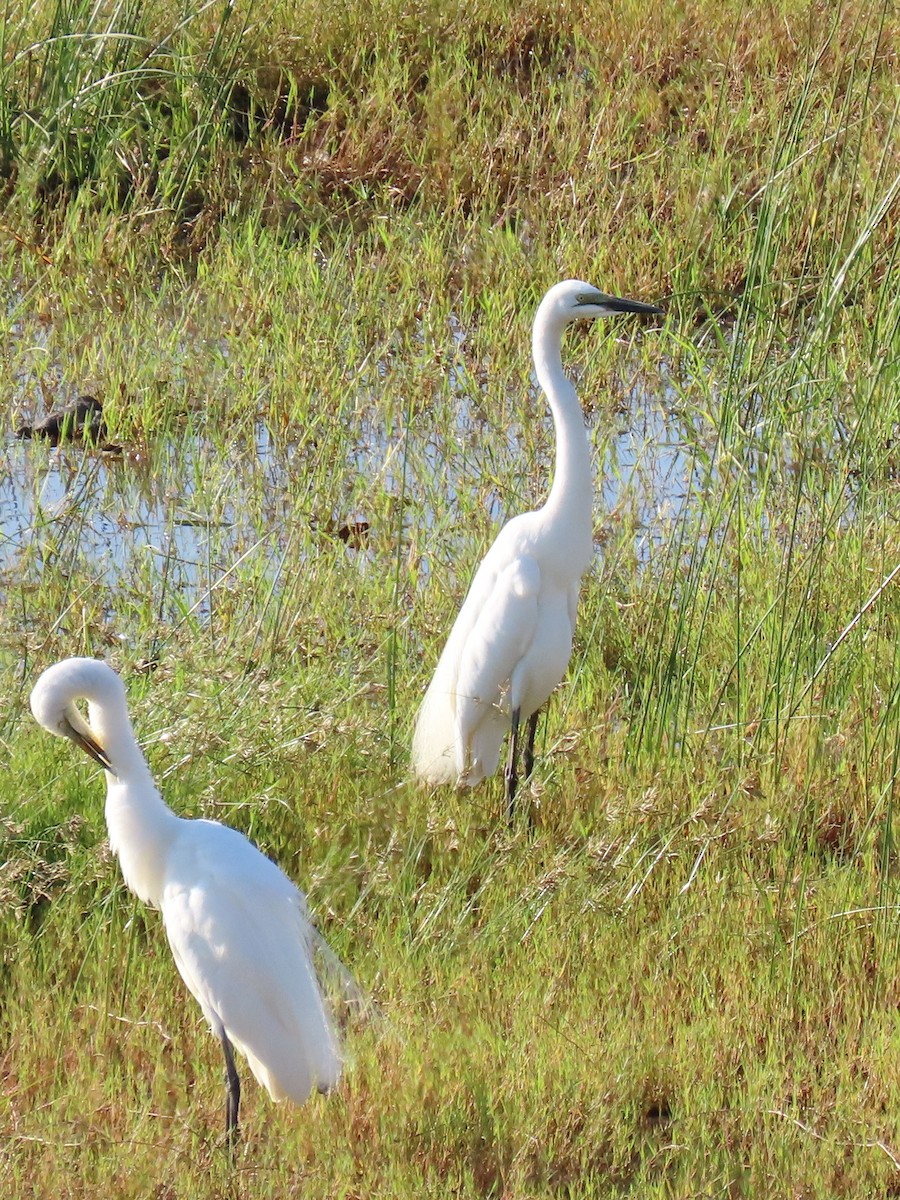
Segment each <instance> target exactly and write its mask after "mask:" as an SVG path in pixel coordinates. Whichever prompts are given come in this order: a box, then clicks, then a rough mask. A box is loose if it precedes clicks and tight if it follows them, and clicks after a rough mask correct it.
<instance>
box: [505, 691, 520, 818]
mask: <svg viewBox="0 0 900 1200" xmlns="http://www.w3.org/2000/svg"><path fill="white" fill-rule="evenodd" d="M521 715H522V710H521V709H519V708H514V709H513V715H512V728H511V729H510V733H509V757H508V758H507V760H506V770H505V772H504V778H505V780H506V817H507V820H508V821H509V827H510V829H512V825H513V821H514V820H515V816H516V785H517V784H518V782H519V776H518V775H517V773H516V758H517V756H518V753H519V718H520V717H521Z"/></svg>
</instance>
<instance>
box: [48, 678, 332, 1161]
mask: <svg viewBox="0 0 900 1200" xmlns="http://www.w3.org/2000/svg"><path fill="white" fill-rule="evenodd" d="M78 700H86V701H87V706H88V720H87V721H85V719H84V717H83V716H82V715H81V713H80V712H79V710H78V708H77V707H76V701H78ZM31 711H32V712H33V713H34V716H35V719H36V720H37V721H38V723H39V724H40V725H43V727H44V728H45V729H47V730H49V731H50V733H55V734H58V735H59V736H60V737H67V738H71V740H72V741H73V742H75V744H76V745H77V746H80V747H81V749H82V750H84V751H86V752H87V753H88V754H89V755H90V756H91V758H93V759H94V760H95V761H96V762H98V763H99V764H100V766H101V767H103V768H104V769H105V771H106V825H107V829H108V831H109V842H110V846H111V847H112V850H113V852H114V853H115V854H116V855H117V856H118V859H119V865H120V867H121V869H122V875H123V876H124V879H125V882H126V884H127V885H128V887H129V888H130V889H131V890H132V891H133V892H134V893H135V894H136V895H137V896H138V897H139V898H140V899H141V900H143V901H144V902H145V903H147V904H152V905H153V906H154V907H156V908H159V909H160V910H161V912H162V919H163V924H164V925H165V929H166V934H167V935H168V938H169V945H170V946H171V947H172V953H173V955H174V956H175V965H176V966H177V967H178V970H179V972H180V974H181V977H182V979H183V980H184V982H185V983H186V984H187V986H188V990H189V991H190V992H191V993H192V994H193V996H194V997H195V998H196V999H197V1001H198V1002H199V1004H200V1007H201V1008H202V1009H203V1015H204V1016H205V1017H206V1019H207V1021H208V1022H209V1024H210V1027H211V1029H212V1031H213V1032H214V1033H215V1034H216V1035H217V1036H218V1037H219V1039H220V1040H221V1042H222V1048H223V1050H224V1052H225V1074H226V1080H227V1096H226V1131H227V1134H228V1136H229V1140H231V1139H232V1138H233V1136H234V1134H235V1132H236V1130H237V1125H238V1109H239V1106H240V1099H241V1085H240V1080H239V1078H238V1073H237V1069H236V1067H235V1063H234V1055H233V1053H232V1047H233V1046H236V1047H237V1049H238V1050H240V1052H241V1053H242V1054H243V1055H244V1056H245V1057H246V1059H247V1062H248V1063H249V1064H250V1069H251V1071H252V1072H253V1074H254V1075H255V1076H256V1078H257V1079H258V1080H259V1082H260V1083H261V1084H262V1085H263V1087H265V1088H266V1089H267V1090H268V1092H269V1094H270V1096H271V1097H272V1099H273V1100H281V1099H284V1098H285V1097H286V1098H289V1099H290V1100H293V1101H294V1102H295V1103H296V1104H302V1103H303V1102H304V1101H305V1100H306V1098H307V1097H308V1096H309V1094H310V1092H311V1091H312V1089H313V1088H314V1087H315V1088H318V1090H319V1091H327V1090H328V1089H329V1088H331V1087H332V1086H333V1085H334V1084H335V1083H336V1082H337V1079H338V1077H339V1075H340V1070H341V1058H340V1053H339V1048H338V1042H337V1038H336V1036H335V1032H334V1030H333V1028H332V1025H331V1022H330V1021H329V1019H328V1016H327V1015H326V1011H325V1006H324V1003H323V1000H322V996H321V993H320V991H319V985H318V981H317V978H316V972H315V968H314V965H313V959H312V947H313V943H314V941H315V940H316V938H317V937H318V935H317V934H316V932H315V930H314V929H313V927H312V925H311V924H310V921H309V917H308V915H307V910H306V901H305V898H304V896H303V893H302V892H300V891H299V889H298V888H296V887H295V886H294V884H293V883H292V882H291V881H290V879H288V877H287V876H286V875H284V874H283V873H282V871H280V870H279V868H278V867H277V866H276V865H275V864H274V863H273V862H271V861H270V860H269V859H268V858H266V857H265V855H264V854H261V853H260V852H259V850H257V849H256V847H255V846H253V845H252V844H251V843H250V842H249V841H248V840H247V839H246V838H245V837H244V836H243V834H241V833H238V831H237V830H235V829H230V828H229V827H228V826H227V825H220V824H219V822H218V821H202V820H189V819H185V818H184V817H179V816H176V814H175V813H174V812H173V811H172V810H171V809H170V808H169V807H168V805H167V804H166V803H165V801H164V800H163V798H162V796H161V795H160V794H159V792H158V791H157V789H156V787H155V785H154V783H153V778H152V776H151V775H150V770H149V768H148V766H147V762H146V759H145V758H144V756H143V754H142V753H141V750H140V747H139V746H138V744H137V742H136V741H135V737H134V733H133V731H132V727H131V721H130V719H129V716H128V707H127V704H126V699H125V688H124V685H123V684H122V681H121V679H120V678H119V676H118V675H117V674H116V672H115V671H114V670H113V669H112V668H111V667H109V666H107V665H106V663H103V662H100V661H98V660H97V659H93V658H69V659H66V660H65V661H63V662H60V663H57V664H56V665H55V666H52V667H49V668H48V669H47V670H46V671H45V672H44V673H43V675H41V677H40V679H39V680H38V681H37V683H36V684H35V687H34V690H33V691H32V693H31Z"/></svg>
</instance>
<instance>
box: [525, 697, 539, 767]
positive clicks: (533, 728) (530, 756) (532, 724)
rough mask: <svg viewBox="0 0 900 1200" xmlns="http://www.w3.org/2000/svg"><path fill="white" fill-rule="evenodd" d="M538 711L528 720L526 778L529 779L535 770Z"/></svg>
mask: <svg viewBox="0 0 900 1200" xmlns="http://www.w3.org/2000/svg"><path fill="white" fill-rule="evenodd" d="M537 723H538V710H537V709H535V711H534V712H533V713H532V714H531V716H530V717H529V718H528V737H527V738H526V739H525V778H526V779H528V778H529V777H530V775H531V772H532V769H533V768H534V739H535V737H536V735H537Z"/></svg>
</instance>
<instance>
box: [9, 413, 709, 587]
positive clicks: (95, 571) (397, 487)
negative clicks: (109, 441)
mask: <svg viewBox="0 0 900 1200" xmlns="http://www.w3.org/2000/svg"><path fill="white" fill-rule="evenodd" d="M632 399H633V410H632V411H631V412H630V413H628V414H623V415H621V416H616V417H615V418H614V425H613V426H612V427H611V428H610V427H606V428H604V425H606V426H608V416H607V417H606V418H604V417H603V416H602V415H601V416H598V417H595V418H594V419H593V422H592V428H591V429H590V432H591V436H592V438H593V441H594V445H595V451H596V458H597V468H596V476H597V481H598V482H597V498H596V504H595V518H596V521H597V522H598V524H600V525H602V523H603V521H604V520H605V519H606V517H607V516H608V515H609V514H614V513H615V511H616V510H617V509H618V508H619V507H620V506H622V505H627V506H628V508H629V511H630V513H631V515H632V520H634V521H635V522H636V524H637V526H638V527H639V528H641V529H642V530H643V531H644V533H645V534H647V535H649V534H650V533H651V530H652V529H653V528H654V527H655V526H656V525H658V524H659V523H660V522H663V523H665V521H666V520H667V519H671V518H672V516H673V515H674V514H677V513H678V512H679V511H680V509H681V507H682V506H683V504H684V503H685V501H686V499H687V498H688V496H689V495H690V492H691V488H692V487H693V486H695V483H696V481H695V480H694V478H693V475H694V466H693V461H692V456H691V453H690V451H689V448H688V443H687V441H686V439H685V436H684V430H683V429H680V428H679V426H678V424H677V422H675V421H674V420H673V419H672V418H670V417H668V416H667V415H666V414H665V412H664V411H663V410H662V408H661V407H660V405H659V404H658V402H656V401H654V399H653V398H652V397H650V396H648V395H646V394H642V393H639V392H637V391H635V393H634V395H633V397H632ZM369 412H370V413H373V412H374V410H373V409H369ZM547 420H548V424H549V417H548V418H547ZM480 426H481V423H480V422H479V420H478V418H477V417H476V415H475V414H474V413H473V411H472V407H471V406H470V405H469V404H468V403H467V402H466V401H465V398H461V400H460V404H459V407H458V417H457V428H456V429H455V430H454V431H453V433H452V437H451V438H450V439H447V438H438V437H437V436H435V437H434V438H429V439H426V440H424V441H421V442H419V443H418V444H416V443H415V441H414V435H412V434H411V435H410V439H409V442H408V443H407V444H406V445H405V446H404V445H403V437H402V434H397V433H395V434H394V436H393V437H388V435H387V432H386V430H385V429H384V427H383V426H381V427H380V426H379V424H378V423H377V419H376V418H375V417H374V416H369V417H368V418H366V419H364V420H363V421H362V422H361V424H360V428H359V430H358V431H357V436H356V437H355V438H354V439H353V443H352V444H351V445H349V446H348V448H347V462H346V469H347V471H348V473H349V474H350V475H351V476H353V475H357V476H359V477H361V478H364V479H365V478H368V479H376V478H377V479H378V481H379V484H380V486H381V487H382V488H383V489H384V491H385V492H387V493H389V494H393V495H395V496H398V495H399V494H400V491H401V487H403V490H404V492H405V495H406V498H407V501H408V503H409V505H410V514H411V516H410V519H415V520H417V521H420V522H422V521H424V522H425V523H426V524H430V523H431V522H432V521H433V519H434V515H435V514H434V512H433V511H429V510H428V508H427V507H423V506H421V505H417V503H416V494H417V488H416V480H417V479H419V478H423V477H425V476H429V475H430V476H435V475H438V477H440V475H441V474H442V475H443V478H442V480H441V482H440V486H439V488H438V495H439V497H440V500H439V503H440V504H442V505H444V506H446V507H445V511H446V510H447V509H449V510H452V508H453V505H454V503H455V501H456V497H457V494H458V492H459V490H460V489H461V488H465V487H468V486H470V485H471V484H470V481H471V479H472V476H473V473H477V471H478V462H477V447H478V446H479V444H480V439H481V438H482V436H483V431H482V429H481V427H480ZM547 432H548V437H550V436H551V435H552V429H550V428H548V431H547ZM515 441H516V439H515V436H514V434H511V435H510V445H511V447H512V448H513V449H515ZM460 443H462V444H464V445H465V444H470V445H474V446H475V447H476V452H475V460H474V461H473V459H472V457H471V456H469V457H467V459H466V462H465V464H464V465H463V466H462V467H461V468H460V470H461V473H457V472H455V471H454V463H456V462H457V460H458V457H459V456H458V455H456V454H455V448H456V447H457V446H458V445H459V444H460ZM494 465H496V464H494ZM404 468H405V470H406V473H407V479H406V481H405V487H404V481H403V478H402V477H403V472H404ZM298 469H302V463H299V464H298V450H297V447H296V446H295V445H292V444H291V443H289V442H284V441H282V440H278V439H276V438H273V437H272V436H271V434H270V432H269V430H268V429H267V428H266V426H265V425H264V424H263V423H261V422H260V423H257V425H256V427H255V429H254V432H253V436H252V438H247V439H242V440H241V441H236V442H234V443H232V444H230V445H228V446H227V450H226V451H225V452H224V453H223V445H222V442H221V440H220V438H217V439H216V441H213V440H211V439H207V438H205V437H203V436H202V435H200V434H197V433H185V434H183V435H180V436H179V437H178V439H177V441H176V440H175V439H163V438H159V439H157V440H156V441H155V442H154V443H153V444H151V445H149V446H146V447H140V448H132V449H130V450H128V449H126V452H125V453H124V454H121V455H112V454H108V453H101V452H99V451H94V450H86V449H83V448H81V447H79V446H66V447H60V448H59V449H55V450H54V449H51V448H49V447H48V446H46V445H45V444H43V443H40V442H37V441H35V442H29V441H27V440H19V439H16V438H14V437H11V436H8V437H7V438H5V439H4V441H3V443H2V444H0V572H2V574H3V576H4V577H6V578H7V579H8V578H9V573H10V572H12V571H17V570H21V568H22V562H23V556H24V555H26V554H27V555H28V557H29V563H30V565H29V569H30V570H37V571H40V570H42V569H43V568H45V567H46V566H47V565H49V564H51V563H52V564H55V565H57V566H58V565H60V564H61V563H64V561H65V558H66V556H67V555H73V554H74V555H77V558H78V560H79V563H80V564H81V566H82V568H83V569H84V568H86V569H88V570H89V572H90V573H91V575H92V577H93V578H94V579H95V580H96V582H97V584H98V586H104V587H110V588H113V587H118V588H121V587H123V586H125V587H128V586H140V583H141V581H142V580H144V579H145V578H146V577H147V574H148V572H149V573H151V574H153V573H158V574H162V573H164V572H165V573H166V574H167V576H168V580H169V583H170V585H171V586H173V587H177V588H178V590H179V591H180V593H181V595H182V598H183V601H184V602H185V603H187V604H188V605H189V606H193V605H197V604H200V605H201V606H202V603H203V601H202V593H203V591H204V590H206V589H208V587H209V585H210V582H211V579H213V578H216V577H221V575H222V574H223V573H225V572H227V571H228V570H229V569H230V568H231V567H233V566H234V564H235V563H236V562H237V561H238V560H240V559H241V557H242V556H245V555H248V554H253V553H263V554H265V555H267V556H274V555H276V554H277V552H278V550H279V545H280V543H282V542H283V540H284V535H285V530H286V529H287V528H288V527H289V525H290V523H291V522H292V521H296V519H297V503H298V501H297V485H296V474H297V471H298ZM541 469H542V471H543V469H546V473H547V478H549V473H550V471H551V469H552V461H548V462H547V463H546V464H541ZM432 483H433V480H432ZM429 491H430V493H431V495H432V496H433V495H434V494H435V492H434V488H433V487H432V488H430V489H429ZM486 503H487V504H488V508H489V516H490V518H491V519H492V520H494V521H497V522H498V523H499V522H500V521H501V520H503V519H504V518H505V517H506V516H508V515H510V513H509V512H508V511H507V507H506V504H505V503H504V498H503V497H502V496H500V495H497V494H495V493H492V494H491V495H490V496H489V498H488V499H487V501H486ZM306 516H307V519H308V520H309V522H310V523H311V524H312V525H313V526H314V525H315V524H316V523H317V522H318V523H319V524H324V523H325V522H326V521H328V520H333V521H334V522H336V523H340V522H346V521H348V520H351V521H352V520H354V519H361V520H364V519H366V517H367V514H366V513H365V512H355V511H354V512H331V513H321V512H320V513H316V512H312V511H310V512H308V513H307V514H306ZM461 532H462V535H463V536H465V530H463V531H461Z"/></svg>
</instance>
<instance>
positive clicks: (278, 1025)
mask: <svg viewBox="0 0 900 1200" xmlns="http://www.w3.org/2000/svg"><path fill="white" fill-rule="evenodd" d="M187 828H189V829H190V831H191V836H190V837H187V836H184V837H182V839H181V840H180V841H179V843H178V844H177V845H176V847H174V848H173V851H172V854H171V858H170V862H169V869H168V870H167V873H166V882H165V886H164V888H163V894H162V901H161V905H160V907H161V909H162V915H163V921H164V923H165V927H166V933H167V935H168V938H169V944H170V945H171V947H172V953H173V955H174V957H175V963H176V965H177V967H178V970H179V972H180V973H181V976H182V978H183V979H184V981H185V983H186V984H187V986H188V988H189V990H190V991H191V992H192V994H193V995H194V996H195V997H196V999H197V1000H198V1001H199V1003H200V1006H201V1008H202V1009H203V1012H204V1014H205V1016H206V1018H207V1020H208V1021H209V1022H210V1024H211V1026H212V1027H213V1029H214V1030H215V1031H216V1032H217V1033H219V1032H221V1030H222V1029H224V1030H225V1032H226V1033H227V1034H228V1037H229V1038H230V1039H231V1041H232V1042H233V1043H234V1044H235V1046H236V1047H237V1048H238V1049H239V1050H240V1051H241V1052H242V1053H243V1054H245V1055H246V1057H247V1060H248V1062H249V1064H250V1067H251V1070H252V1071H253V1073H254V1075H255V1076H256V1078H257V1079H258V1080H259V1081H260V1083H262V1084H263V1085H264V1086H265V1087H266V1088H268V1090H269V1092H270V1094H271V1095H272V1097H273V1098H274V1099H276V1100H279V1099H281V1098H282V1097H284V1096H289V1097H291V1099H293V1100H295V1101H296V1102H297V1103H302V1102H303V1101H304V1100H305V1099H306V1097H307V1096H308V1095H309V1092H310V1091H311V1090H312V1088H313V1087H318V1088H319V1089H320V1090H326V1089H327V1088H329V1087H331V1086H332V1085H333V1084H334V1083H335V1082H336V1080H337V1078H338V1076H339V1074H340V1065H341V1063H340V1055H339V1052H338V1045H337V1038H336V1036H335V1034H334V1032H333V1029H332V1027H331V1023H330V1021H329V1019H328V1016H327V1014H326V1011H325V1007H324V1004H323V1001H322V997H321V993H320V990H319V986H318V982H317V980H316V974H315V969H314V966H313V961H312V935H311V928H310V925H309V920H308V917H307V913H306V903H305V900H304V898H303V896H302V894H301V893H300V892H299V891H298V890H297V888H295V887H294V885H293V884H292V883H291V881H290V880H289V879H288V878H287V877H286V876H285V875H283V874H282V872H281V871H280V870H279V869H278V868H277V867H276V866H275V864H274V863H272V862H271V861H270V860H269V859H267V858H266V857H265V856H264V855H262V854H261V853H260V852H259V851H258V850H257V849H256V848H255V847H254V846H252V845H251V844H250V842H248V841H247V840H246V838H244V837H243V836H242V835H241V834H239V833H237V832H236V831H235V830H232V829H228V828H227V827H226V826H223V825H219V824H218V823H217V822H212V821H192V822H190V824H189V826H188V827H187Z"/></svg>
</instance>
